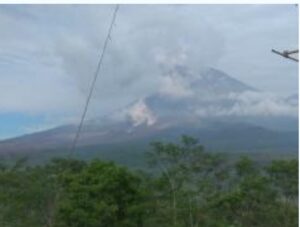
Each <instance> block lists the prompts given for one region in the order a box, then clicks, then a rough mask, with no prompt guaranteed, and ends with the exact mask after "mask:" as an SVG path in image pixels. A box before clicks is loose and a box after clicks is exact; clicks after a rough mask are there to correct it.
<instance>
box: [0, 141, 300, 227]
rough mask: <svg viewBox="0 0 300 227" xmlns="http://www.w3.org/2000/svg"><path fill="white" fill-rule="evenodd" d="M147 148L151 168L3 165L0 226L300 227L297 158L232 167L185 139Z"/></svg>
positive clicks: (106, 164) (243, 162)
mask: <svg viewBox="0 0 300 227" xmlns="http://www.w3.org/2000/svg"><path fill="white" fill-rule="evenodd" d="M152 148H153V149H152V150H151V151H150V152H148V154H147V155H148V156H147V160H148V162H149V165H150V167H151V171H150V170H149V171H146V170H143V171H133V170H129V169H127V168H125V167H122V166H119V165H117V164H114V163H112V162H105V161H101V160H92V161H90V162H86V161H80V160H65V159H55V160H53V161H51V162H49V163H48V164H45V165H42V166H30V167H29V166H26V165H25V164H24V161H22V160H20V161H18V162H16V163H15V164H14V165H13V166H6V165H1V166H0V226H3V227H27V226H31V227H41V226H45V227H102V226H103V227H107V226H110V227H153V226H161V227H171V226H172V227H199V226H206V227H253V226H256V227H282V226H285V227H294V226H298V160H294V159H292V160H276V161H273V162H271V163H269V164H268V165H266V166H261V165H258V164H257V163H256V162H254V161H252V160H251V159H249V158H247V157H243V158H241V159H240V160H238V161H237V162H235V163H232V162H231V161H229V160H227V159H226V158H225V157H224V156H222V155H220V154H216V153H210V152H206V151H205V150H204V148H203V147H202V146H201V145H199V144H198V142H197V140H196V139H194V138H191V137H187V136H183V137H182V140H181V143H179V144H174V143H161V142H156V143H153V144H152Z"/></svg>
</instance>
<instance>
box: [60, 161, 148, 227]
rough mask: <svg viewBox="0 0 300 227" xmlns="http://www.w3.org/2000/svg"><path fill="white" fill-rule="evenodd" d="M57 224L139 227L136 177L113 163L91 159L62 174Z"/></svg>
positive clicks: (140, 197) (140, 195)
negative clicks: (76, 168)
mask: <svg viewBox="0 0 300 227" xmlns="http://www.w3.org/2000/svg"><path fill="white" fill-rule="evenodd" d="M62 180H63V182H62V183H63V188H64V194H63V197H62V201H61V204H60V207H59V210H58V219H59V221H60V224H59V225H58V226H74V227H76V226H78V227H82V226H85V227H101V226H111V227H114V226H124V227H125V226H142V217H143V213H144V211H143V209H141V207H140V206H142V202H143V190H142V188H141V184H140V179H139V178H138V177H137V176H136V175H134V174H131V173H130V172H129V171H128V170H127V169H125V168H123V167H118V166H116V165H115V164H113V163H106V162H102V161H92V162H91V163H90V164H89V165H88V166H87V167H86V168H84V169H83V170H82V171H81V172H79V173H76V174H65V175H64V177H63V179H62Z"/></svg>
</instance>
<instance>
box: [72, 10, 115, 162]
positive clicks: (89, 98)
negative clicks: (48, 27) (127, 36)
mask: <svg viewBox="0 0 300 227" xmlns="http://www.w3.org/2000/svg"><path fill="white" fill-rule="evenodd" d="M118 10H119V5H116V6H115V9H114V12H113V16H112V20H111V23H110V26H109V29H108V32H107V36H106V39H105V41H104V44H103V48H102V52H101V55H100V59H99V62H98V65H97V68H96V71H95V74H94V78H93V81H92V84H91V87H90V90H89V94H88V96H87V99H86V102H85V106H84V109H83V112H82V115H81V119H80V123H79V125H78V128H77V131H76V134H75V137H74V140H73V141H72V145H71V148H70V152H69V158H70V157H72V155H73V153H74V151H75V148H76V145H77V142H78V139H79V136H80V133H81V130H82V126H83V122H84V119H85V116H86V113H87V110H88V106H89V103H90V100H91V98H92V94H93V91H94V88H95V84H96V81H97V78H98V75H99V72H100V69H101V65H102V62H103V59H104V55H105V51H106V49H107V45H108V42H109V41H110V40H111V32H112V29H113V25H114V24H115V21H116V17H117V13H118Z"/></svg>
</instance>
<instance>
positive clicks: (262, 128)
mask: <svg viewBox="0 0 300 227" xmlns="http://www.w3.org/2000/svg"><path fill="white" fill-rule="evenodd" d="M297 98H298V96H296V95H293V96H291V97H287V98H282V97H277V96H275V95H272V94H269V93H265V92H262V91H259V90H257V89H255V88H253V87H251V86H248V85H246V84H244V83H243V82H241V81H239V80H237V79H234V78H233V77H231V76H229V75H227V74H226V73H224V72H222V71H220V70H217V69H213V68H207V69H204V70H202V71H201V72H196V73H195V72H193V71H191V70H189V69H188V68H187V67H184V66H175V67H174V68H173V69H172V70H169V71H166V72H164V73H162V85H161V87H160V88H159V89H158V91H157V92H155V93H153V94H150V95H148V96H145V97H138V98H137V99H136V101H134V102H132V103H130V104H128V105H127V106H125V107H124V108H121V109H118V110H116V111H115V112H112V113H111V114H109V115H107V116H102V117H100V118H95V119H89V120H86V121H85V123H84V127H83V130H82V133H81V136H80V140H79V143H78V149H79V150H80V149H83V150H84V149H85V148H86V147H87V146H96V147H99V149H101V146H104V145H105V146H106V149H108V148H107V147H108V145H111V146H113V145H114V144H134V143H139V144H140V143H144V144H147V143H149V142H150V141H153V140H173V139H176V138H178V137H179V136H180V135H181V134H188V135H192V136H194V137H197V138H199V139H200V142H201V143H203V144H204V145H206V146H208V147H210V148H211V149H218V150H226V149H233V150H243V151H245V150H247V151H250V150H259V149H267V150H273V149H276V150H280V149H281V150H282V151H286V150H293V151H296V150H297V137H298V130H297V129H298V117H297V113H298V101H297ZM75 130H76V125H62V126H60V127H57V128H54V129H50V130H47V131H43V132H38V133H33V134H29V135H24V136H21V137H18V138H13V139H8V140H5V141H2V142H1V143H0V152H1V153H8V152H13V153H15V152H21V153H22V152H32V151H44V150H51V149H64V150H65V151H66V149H68V147H69V146H70V144H71V141H72V139H73V138H74V134H75Z"/></svg>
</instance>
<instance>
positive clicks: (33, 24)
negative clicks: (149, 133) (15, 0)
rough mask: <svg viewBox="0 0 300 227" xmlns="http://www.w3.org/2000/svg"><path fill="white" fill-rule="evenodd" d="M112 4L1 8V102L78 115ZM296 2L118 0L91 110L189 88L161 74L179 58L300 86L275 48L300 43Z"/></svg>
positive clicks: (290, 87)
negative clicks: (130, 0) (140, 0)
mask: <svg viewBox="0 0 300 227" xmlns="http://www.w3.org/2000/svg"><path fill="white" fill-rule="evenodd" d="M112 9H113V6H111V5H106V6H103V5H97V6H93V5H91V6H72V5H70V6H63V5H62V6H9V7H5V8H4V9H2V10H1V11H0V27H1V38H0V41H1V42H0V50H1V51H0V64H1V66H2V65H3V67H2V68H1V69H0V73H1V75H2V76H1V79H0V84H1V85H2V86H1V91H3V93H4V94H5V95H4V96H2V97H1V98H0V110H1V111H20V112H25V113H27V112H30V113H42V114H48V115H51V114H53V113H56V114H59V113H61V114H62V115H63V116H64V118H68V119H69V118H72V117H74V116H78V114H79V111H80V109H81V108H82V105H83V102H84V98H85V96H86V94H87V89H88V87H89V85H90V82H91V79H92V75H93V73H94V70H95V66H96V64H97V61H98V57H99V54H100V50H101V47H102V45H103V41H104V38H105V35H106V31H107V27H108V24H109V20H110V16H111V13H112ZM296 11H297V10H296V9H294V8H293V6H292V5H281V6H279V5H278V6H276V5H244V6H242V5H234V6H233V5H226V6H224V5H184V6H172V5H149V6H147V5H143V6H138V5H123V6H121V8H120V11H119V15H118V18H117V25H116V27H115V28H114V31H113V35H112V42H111V43H110V44H109V48H108V51H107V55H106V57H105V61H104V64H103V68H102V70H101V75H100V78H99V80H98V82H97V87H96V92H95V96H94V99H93V101H92V105H91V109H90V110H89V116H93V115H95V114H97V115H99V114H105V113H109V112H110V111H111V110H113V109H117V108H120V107H121V106H124V105H126V104H128V103H129V102H131V101H133V100H136V99H140V98H142V97H145V96H146V95H148V94H151V93H154V92H157V91H161V90H162V87H163V88H165V92H169V93H170V92H171V93H172V92H173V94H176V92H177V93H178V94H179V93H180V92H182V94H189V93H188V92H187V89H186V87H185V85H184V82H183V81H176V79H174V78H173V79H172V78H169V77H167V78H166V77H165V76H164V72H166V71H168V70H170V69H171V68H172V67H173V66H174V65H175V64H177V65H184V66H187V67H189V68H191V69H192V70H193V71H196V72H197V71H199V70H201V68H202V67H206V66H212V67H217V68H220V69H222V70H224V71H226V72H228V73H229V74H231V75H233V76H235V77H236V78H237V79H240V80H242V81H245V82H247V83H249V84H250V85H252V86H254V87H258V88H259V89H262V90H266V91H269V92H275V93H278V94H285V95H286V94H289V93H293V92H295V91H297V89H298V87H297V84H298V83H297V75H298V74H297V65H296V64H294V63H293V62H288V61H287V60H285V59H282V58H280V57H278V56H274V55H272V54H271V53H270V49H271V48H278V49H285V48H295V47H297V40H298V37H297V34H298V28H297V26H298V24H297V23H298V22H297V17H298V15H297V12H296ZM181 85H182V86H181ZM186 92H187V93H186ZM263 105H270V106H272V105H273V104H270V103H265V104H263ZM236 108H238V107H236ZM258 108H259V107H258ZM272 108H275V109H276V107H274V106H273V107H272ZM236 111H238V110H236ZM66 115H67V117H66Z"/></svg>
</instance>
